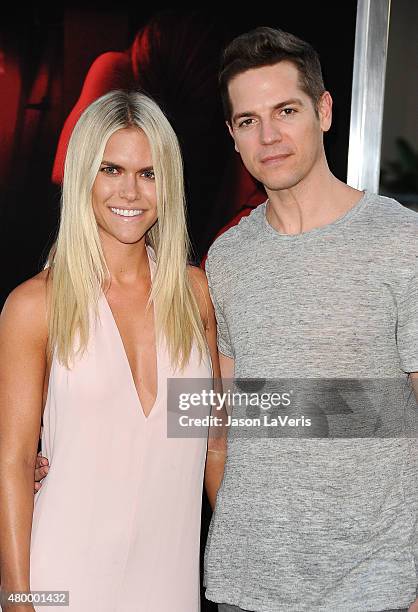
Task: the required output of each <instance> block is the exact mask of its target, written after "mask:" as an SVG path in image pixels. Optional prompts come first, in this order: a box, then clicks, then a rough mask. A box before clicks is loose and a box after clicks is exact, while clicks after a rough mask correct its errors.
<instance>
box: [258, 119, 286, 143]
mask: <svg viewBox="0 0 418 612" xmlns="http://www.w3.org/2000/svg"><path fill="white" fill-rule="evenodd" d="M281 139H282V133H281V131H280V126H279V125H278V124H277V121H273V120H271V119H268V120H265V121H262V122H261V126H260V140H261V142H262V144H271V143H273V142H277V141H278V140H281Z"/></svg>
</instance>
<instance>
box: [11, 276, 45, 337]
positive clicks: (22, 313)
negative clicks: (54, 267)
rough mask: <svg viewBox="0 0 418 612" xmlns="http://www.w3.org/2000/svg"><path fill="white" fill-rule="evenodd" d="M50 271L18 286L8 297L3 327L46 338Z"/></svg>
mask: <svg viewBox="0 0 418 612" xmlns="http://www.w3.org/2000/svg"><path fill="white" fill-rule="evenodd" d="M48 283H49V270H42V272H40V273H39V274H36V276H33V277H32V278H30V279H28V280H26V281H24V282H23V283H21V284H20V285H18V286H17V287H16V288H15V289H13V291H12V292H11V293H10V294H9V296H8V297H7V299H6V301H5V303H4V306H3V310H2V313H1V319H2V323H3V326H6V327H9V326H10V327H11V328H15V329H16V328H19V329H22V330H26V331H27V332H28V333H30V335H31V336H33V337H35V336H36V337H39V338H40V337H44V336H45V337H46V333H47V290H48Z"/></svg>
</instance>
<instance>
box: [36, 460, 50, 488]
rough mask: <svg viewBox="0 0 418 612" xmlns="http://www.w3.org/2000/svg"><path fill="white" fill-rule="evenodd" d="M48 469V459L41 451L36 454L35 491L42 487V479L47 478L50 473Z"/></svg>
mask: <svg viewBox="0 0 418 612" xmlns="http://www.w3.org/2000/svg"><path fill="white" fill-rule="evenodd" d="M48 470H49V462H48V459H47V458H46V457H42V455H41V453H40V452H39V453H38V454H37V456H36V463H35V483H34V490H35V493H37V492H38V491H39V489H40V488H41V487H42V482H40V481H41V480H42V478H45V476H46V475H47V474H48Z"/></svg>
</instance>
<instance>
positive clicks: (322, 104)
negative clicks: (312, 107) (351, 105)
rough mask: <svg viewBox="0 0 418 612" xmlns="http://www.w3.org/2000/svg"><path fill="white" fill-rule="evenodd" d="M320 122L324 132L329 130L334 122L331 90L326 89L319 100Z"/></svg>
mask: <svg viewBox="0 0 418 612" xmlns="http://www.w3.org/2000/svg"><path fill="white" fill-rule="evenodd" d="M318 115H319V123H320V125H321V129H322V131H323V132H328V130H329V129H330V127H331V123H332V98H331V94H330V93H329V91H324V93H323V94H322V96H321V97H320V98H319V102H318Z"/></svg>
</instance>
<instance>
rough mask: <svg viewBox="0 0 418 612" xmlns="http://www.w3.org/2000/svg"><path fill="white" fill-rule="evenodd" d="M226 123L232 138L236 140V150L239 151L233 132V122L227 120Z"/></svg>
mask: <svg viewBox="0 0 418 612" xmlns="http://www.w3.org/2000/svg"><path fill="white" fill-rule="evenodd" d="M225 123H226V127H227V128H228V132H229V133H230V135H231V138H232V140H233V141H234V145H235V151H236V152H237V153H239V149H238V147H237V143H236V140H235V136H234V132H233V130H232V127H231V124H230V123H229V121H225Z"/></svg>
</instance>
